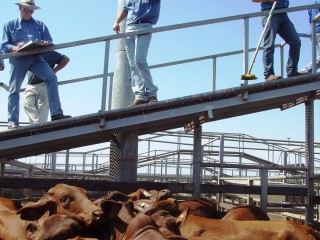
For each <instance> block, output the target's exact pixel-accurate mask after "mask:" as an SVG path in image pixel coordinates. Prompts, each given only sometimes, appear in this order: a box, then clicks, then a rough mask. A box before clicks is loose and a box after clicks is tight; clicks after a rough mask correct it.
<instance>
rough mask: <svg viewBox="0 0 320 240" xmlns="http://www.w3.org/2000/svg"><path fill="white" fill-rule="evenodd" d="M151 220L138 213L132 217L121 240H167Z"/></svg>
mask: <svg viewBox="0 0 320 240" xmlns="http://www.w3.org/2000/svg"><path fill="white" fill-rule="evenodd" d="M167 239H168V238H166V237H165V236H164V235H163V234H162V233H161V232H160V231H159V230H158V229H157V226H156V225H155V223H154V222H153V220H152V219H151V218H150V217H149V216H147V215H145V214H138V215H137V216H135V218H133V219H132V220H131V221H130V223H129V225H128V227H127V230H126V233H125V235H124V237H123V240H167Z"/></svg>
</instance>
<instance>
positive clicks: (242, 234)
mask: <svg viewBox="0 0 320 240" xmlns="http://www.w3.org/2000/svg"><path fill="white" fill-rule="evenodd" d="M176 222H177V224H178V226H179V229H180V232H181V235H182V236H183V237H187V238H189V239H192V237H197V238H201V239H207V240H218V239H219V240H247V239H251V238H254V239H255V240H266V239H272V240H316V239H317V237H320V235H319V234H318V233H317V232H315V231H314V230H313V229H312V228H311V227H309V226H305V225H301V224H299V223H297V222H294V221H234V220H220V219H208V218H203V217H198V216H193V215H189V214H188V210H186V211H185V212H183V213H182V214H181V215H180V216H179V217H177V219H176Z"/></svg>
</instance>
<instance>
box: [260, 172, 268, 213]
mask: <svg viewBox="0 0 320 240" xmlns="http://www.w3.org/2000/svg"><path fill="white" fill-rule="evenodd" d="M260 179H261V180H260V184H261V194H260V208H261V209H262V210H263V211H264V212H267V211H268V169H261V170H260Z"/></svg>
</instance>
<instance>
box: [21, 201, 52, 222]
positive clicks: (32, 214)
mask: <svg viewBox="0 0 320 240" xmlns="http://www.w3.org/2000/svg"><path fill="white" fill-rule="evenodd" d="M46 211H49V215H52V214H56V213H57V204H56V202H54V201H39V202H36V203H33V204H28V205H27V206H26V207H23V208H21V209H19V210H18V211H17V214H20V218H21V219H22V220H28V221H36V220H38V219H40V218H41V217H42V216H43V215H44V214H45V212H46Z"/></svg>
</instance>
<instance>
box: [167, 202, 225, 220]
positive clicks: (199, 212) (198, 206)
mask: <svg viewBox="0 0 320 240" xmlns="http://www.w3.org/2000/svg"><path fill="white" fill-rule="evenodd" d="M186 209H189V214H190V215H195V216H199V217H206V218H214V219H219V218H221V217H220V213H219V212H218V211H217V206H216V204H215V203H213V202H211V201H209V200H208V199H206V198H194V199H190V200H185V201H181V202H179V211H177V212H175V213H172V212H170V213H171V214H172V215H174V216H178V215H179V214H181V213H182V212H183V211H185V210H186Z"/></svg>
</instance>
